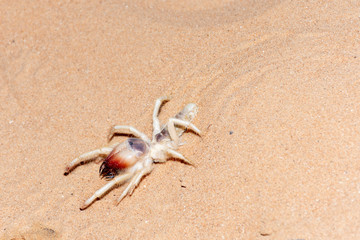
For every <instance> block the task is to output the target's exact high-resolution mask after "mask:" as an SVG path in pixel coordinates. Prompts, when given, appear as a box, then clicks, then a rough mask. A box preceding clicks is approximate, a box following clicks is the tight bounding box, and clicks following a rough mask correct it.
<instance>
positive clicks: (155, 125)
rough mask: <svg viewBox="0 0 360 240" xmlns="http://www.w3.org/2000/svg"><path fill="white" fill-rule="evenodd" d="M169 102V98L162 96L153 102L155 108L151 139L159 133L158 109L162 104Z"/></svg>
mask: <svg viewBox="0 0 360 240" xmlns="http://www.w3.org/2000/svg"><path fill="white" fill-rule="evenodd" d="M169 100H170V98H169V97H166V96H163V97H160V98H158V99H157V100H156V101H155V107H154V112H153V137H154V136H155V135H156V134H158V133H159V132H160V131H161V126H160V121H159V118H158V115H159V111H160V107H161V105H162V104H163V103H164V102H167V101H169Z"/></svg>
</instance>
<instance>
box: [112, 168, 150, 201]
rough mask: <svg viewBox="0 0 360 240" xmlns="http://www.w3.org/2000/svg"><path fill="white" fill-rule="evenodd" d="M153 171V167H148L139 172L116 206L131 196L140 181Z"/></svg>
mask: <svg viewBox="0 0 360 240" xmlns="http://www.w3.org/2000/svg"><path fill="white" fill-rule="evenodd" d="M151 171H152V167H151V166H148V167H146V168H145V169H143V170H141V171H139V172H138V173H136V175H135V176H134V177H133V178H132V179H131V181H130V183H129V185H128V186H127V187H126V188H125V190H124V191H123V193H122V194H121V196H120V197H119V198H118V199H117V200H116V202H115V204H116V205H118V204H119V203H120V202H121V201H122V200H123V199H124V197H126V195H131V194H132V193H133V191H134V190H135V188H136V187H137V185H138V184H139V182H140V180H141V179H142V178H143V177H144V176H145V175H147V174H149V173H150V172H151Z"/></svg>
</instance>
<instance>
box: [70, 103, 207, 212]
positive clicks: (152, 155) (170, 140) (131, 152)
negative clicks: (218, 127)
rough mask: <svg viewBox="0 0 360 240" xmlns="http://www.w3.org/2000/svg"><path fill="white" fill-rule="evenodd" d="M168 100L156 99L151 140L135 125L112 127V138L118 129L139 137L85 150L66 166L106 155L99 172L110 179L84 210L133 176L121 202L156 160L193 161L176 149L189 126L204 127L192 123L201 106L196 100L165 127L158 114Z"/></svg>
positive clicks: (194, 128) (195, 130) (91, 198)
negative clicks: (198, 107) (175, 159)
mask: <svg viewBox="0 0 360 240" xmlns="http://www.w3.org/2000/svg"><path fill="white" fill-rule="evenodd" d="M168 100H169V99H168V98H167V97H161V98H159V99H157V100H156V103H155V108H154V113H153V135H152V140H151V141H150V139H149V138H148V137H147V136H146V135H145V134H144V133H142V132H140V131H138V130H137V129H135V128H133V127H131V126H114V127H113V128H112V129H111V131H110V134H109V140H111V138H112V137H113V136H114V134H118V133H120V134H124V133H125V134H130V135H133V136H135V137H136V138H128V139H127V140H126V141H124V142H123V143H120V144H119V143H117V144H114V145H112V146H110V147H104V148H100V149H96V150H94V151H91V152H88V153H84V154H82V155H80V156H79V157H78V158H76V159H74V160H73V161H72V162H71V163H70V164H69V165H68V166H67V167H66V169H65V173H64V174H65V175H67V174H69V173H70V171H72V170H73V169H74V168H75V167H77V166H78V165H80V164H82V163H84V162H88V161H90V160H94V159H96V158H98V157H106V158H105V160H104V161H103V163H102V164H101V166H100V169H99V173H100V176H101V177H105V178H106V179H107V180H110V181H109V182H108V183H107V184H106V185H105V186H104V187H102V188H100V189H99V190H98V191H96V192H95V194H94V195H93V196H91V197H90V198H89V199H88V200H86V201H85V203H84V205H83V206H82V207H81V208H80V209H81V210H83V209H85V208H87V207H88V206H90V205H91V204H92V203H93V202H94V201H95V200H96V199H98V198H100V197H101V196H103V195H104V194H105V193H106V192H107V191H109V190H110V189H112V188H113V187H114V186H116V185H118V184H122V183H124V182H126V181H128V180H130V183H129V185H128V186H127V187H126V188H125V190H124V192H123V193H122V194H121V196H120V198H119V199H118V201H117V203H119V202H120V201H121V200H122V199H123V198H124V197H125V196H126V195H128V194H129V195H131V194H132V192H133V191H134V189H135V188H136V186H137V185H138V184H139V182H140V181H141V179H142V177H143V176H145V175H147V174H149V173H150V172H151V171H152V169H153V166H152V164H153V163H156V162H165V161H166V160H167V159H168V158H177V159H181V160H182V161H184V162H186V163H188V164H191V163H190V162H189V161H188V160H187V159H186V158H185V157H184V156H183V155H181V154H180V153H178V152H177V151H176V150H177V148H178V146H179V137H180V136H181V135H182V134H183V132H184V131H185V129H187V128H189V129H191V130H192V131H194V132H196V133H197V134H200V130H199V129H197V128H196V127H195V126H194V125H193V124H191V123H190V122H191V121H192V120H193V118H194V117H195V115H196V113H197V107H196V105H195V104H193V103H190V104H188V105H186V106H185V108H184V109H183V110H182V111H181V112H179V113H178V114H177V115H176V116H175V117H174V118H170V119H169V121H168V122H167V124H165V125H164V126H162V127H161V126H160V122H159V119H158V117H157V116H158V113H159V110H160V107H161V105H162V103H163V102H165V101H168Z"/></svg>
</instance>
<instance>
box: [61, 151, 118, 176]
mask: <svg viewBox="0 0 360 240" xmlns="http://www.w3.org/2000/svg"><path fill="white" fill-rule="evenodd" d="M116 145H117V144H116ZM113 147H114V146H110V147H103V148H99V149H96V150H93V151H91V152H87V153H84V154H81V155H80V156H79V157H77V158H75V159H74V160H72V161H71V162H70V163H69V164H68V165H67V166H66V168H65V173H64V175H68V174H69V173H70V172H71V171H72V170H73V169H74V168H76V167H77V166H79V165H81V164H83V163H87V162H90V161H91V160H95V159H96V158H97V157H100V156H107V155H109V153H110V152H111V151H112V150H113Z"/></svg>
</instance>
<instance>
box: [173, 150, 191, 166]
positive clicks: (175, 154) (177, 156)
mask: <svg viewBox="0 0 360 240" xmlns="http://www.w3.org/2000/svg"><path fill="white" fill-rule="evenodd" d="M166 152H167V153H168V154H169V156H171V157H173V158H178V159H181V160H182V161H184V162H185V163H187V164H189V165H192V166H195V164H194V163H192V162H191V161H190V160H188V159H186V158H185V157H184V156H183V155H182V154H181V153H179V152H177V151H175V150H172V149H170V148H169V149H167V150H166Z"/></svg>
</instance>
